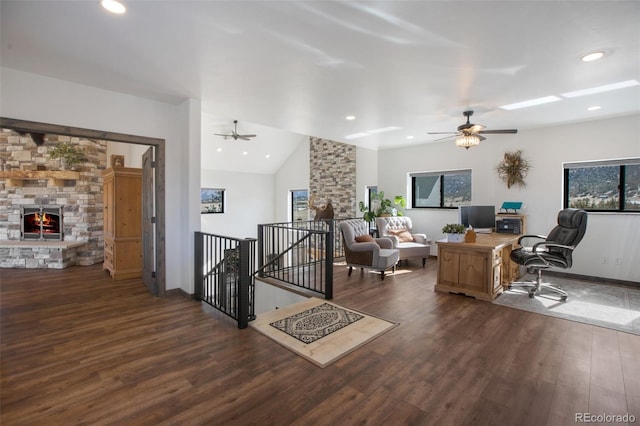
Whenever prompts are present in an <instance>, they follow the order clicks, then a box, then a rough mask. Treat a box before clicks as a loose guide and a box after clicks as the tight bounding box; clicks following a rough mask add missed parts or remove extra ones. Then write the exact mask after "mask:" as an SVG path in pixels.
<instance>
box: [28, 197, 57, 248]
mask: <svg viewBox="0 0 640 426" xmlns="http://www.w3.org/2000/svg"><path fill="white" fill-rule="evenodd" d="M63 229H64V228H63V214H62V206H34V205H23V206H21V207H20V235H21V239H22V240H37V241H45V240H54V241H62V240H63V235H64V234H63V232H62V230H63Z"/></svg>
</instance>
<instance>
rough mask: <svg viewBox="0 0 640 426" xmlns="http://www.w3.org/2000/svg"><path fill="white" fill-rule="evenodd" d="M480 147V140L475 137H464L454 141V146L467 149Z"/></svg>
mask: <svg viewBox="0 0 640 426" xmlns="http://www.w3.org/2000/svg"><path fill="white" fill-rule="evenodd" d="M476 145H480V138H479V137H477V136H476V135H464V136H460V137H459V138H458V139H456V146H459V147H462V148H465V149H469V148H471V147H472V146H476Z"/></svg>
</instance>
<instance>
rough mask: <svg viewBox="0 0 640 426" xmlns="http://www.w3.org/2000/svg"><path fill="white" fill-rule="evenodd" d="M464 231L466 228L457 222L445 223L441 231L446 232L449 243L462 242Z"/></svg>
mask: <svg viewBox="0 0 640 426" xmlns="http://www.w3.org/2000/svg"><path fill="white" fill-rule="evenodd" d="M466 232H467V228H465V227H464V225H461V224H459V223H447V224H446V225H445V226H443V227H442V233H443V234H447V242H449V243H461V242H464V234H465V233H466Z"/></svg>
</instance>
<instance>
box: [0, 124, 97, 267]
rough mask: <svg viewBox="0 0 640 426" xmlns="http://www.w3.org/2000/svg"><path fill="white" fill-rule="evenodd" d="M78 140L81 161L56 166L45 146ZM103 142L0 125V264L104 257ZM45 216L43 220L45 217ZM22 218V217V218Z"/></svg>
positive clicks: (50, 264)
mask: <svg viewBox="0 0 640 426" xmlns="http://www.w3.org/2000/svg"><path fill="white" fill-rule="evenodd" d="M60 142H66V143H69V144H71V145H75V146H79V147H81V149H82V150H83V152H84V154H85V156H86V161H85V162H83V163H81V164H80V165H79V167H78V168H77V169H76V170H74V171H61V170H60V165H59V164H58V161H57V160H53V159H51V158H50V156H49V149H50V148H51V147H53V146H55V145H56V144H58V143H60ZM106 157H107V142H106V141H102V140H94V139H85V138H77V137H69V136H59V135H50V134H47V135H45V140H44V144H43V145H36V144H35V143H34V142H33V140H32V139H31V137H30V136H29V135H28V134H26V135H21V134H18V133H17V132H14V131H11V130H7V129H0V163H1V164H2V165H3V167H2V170H0V268H65V267H67V266H72V265H93V264H95V263H100V262H102V261H103V260H104V240H103V217H102V206H103V201H102V171H103V170H104V169H105V168H106V165H107V161H106ZM44 216H46V220H45V217H44ZM25 217H26V218H27V222H24V218H25Z"/></svg>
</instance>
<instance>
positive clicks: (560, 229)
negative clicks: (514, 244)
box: [509, 209, 587, 301]
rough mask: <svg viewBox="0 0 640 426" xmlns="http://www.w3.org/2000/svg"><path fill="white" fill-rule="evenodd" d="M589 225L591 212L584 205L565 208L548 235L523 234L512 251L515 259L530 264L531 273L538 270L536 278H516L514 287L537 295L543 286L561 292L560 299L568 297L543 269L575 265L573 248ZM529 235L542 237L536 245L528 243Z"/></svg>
mask: <svg viewBox="0 0 640 426" xmlns="http://www.w3.org/2000/svg"><path fill="white" fill-rule="evenodd" d="M586 229H587V212H586V211H584V210H581V209H564V210H561V211H560V212H559V213H558V225H557V226H556V227H555V228H553V229H552V230H551V232H549V235H548V236H546V237H545V236H542V235H523V236H521V237H520V238H519V239H518V244H520V245H521V247H520V248H518V249H516V250H513V251H512V252H511V260H513V261H514V262H516V263H517V264H519V265H522V266H524V267H526V268H527V272H529V273H537V279H536V281H525V282H513V283H511V284H510V285H509V288H511V287H525V288H528V289H529V297H531V298H533V297H534V296H535V295H536V294H538V293H540V291H541V290H542V289H548V290H550V291H552V292H555V293H557V294H559V295H560V300H562V301H565V300H567V293H566V292H565V291H564V290H562V289H560V288H558V287H554V286H553V285H551V284H549V283H543V282H542V270H543V269H550V268H562V269H569V268H571V265H572V259H571V255H572V253H573V250H575V248H576V246H577V245H578V243H579V242H580V240H582V237H584V233H585V231H586ZM526 239H538V240H542V241H540V242H537V243H535V244H533V245H532V246H524V245H523V244H522V242H523V241H524V240H526Z"/></svg>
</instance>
